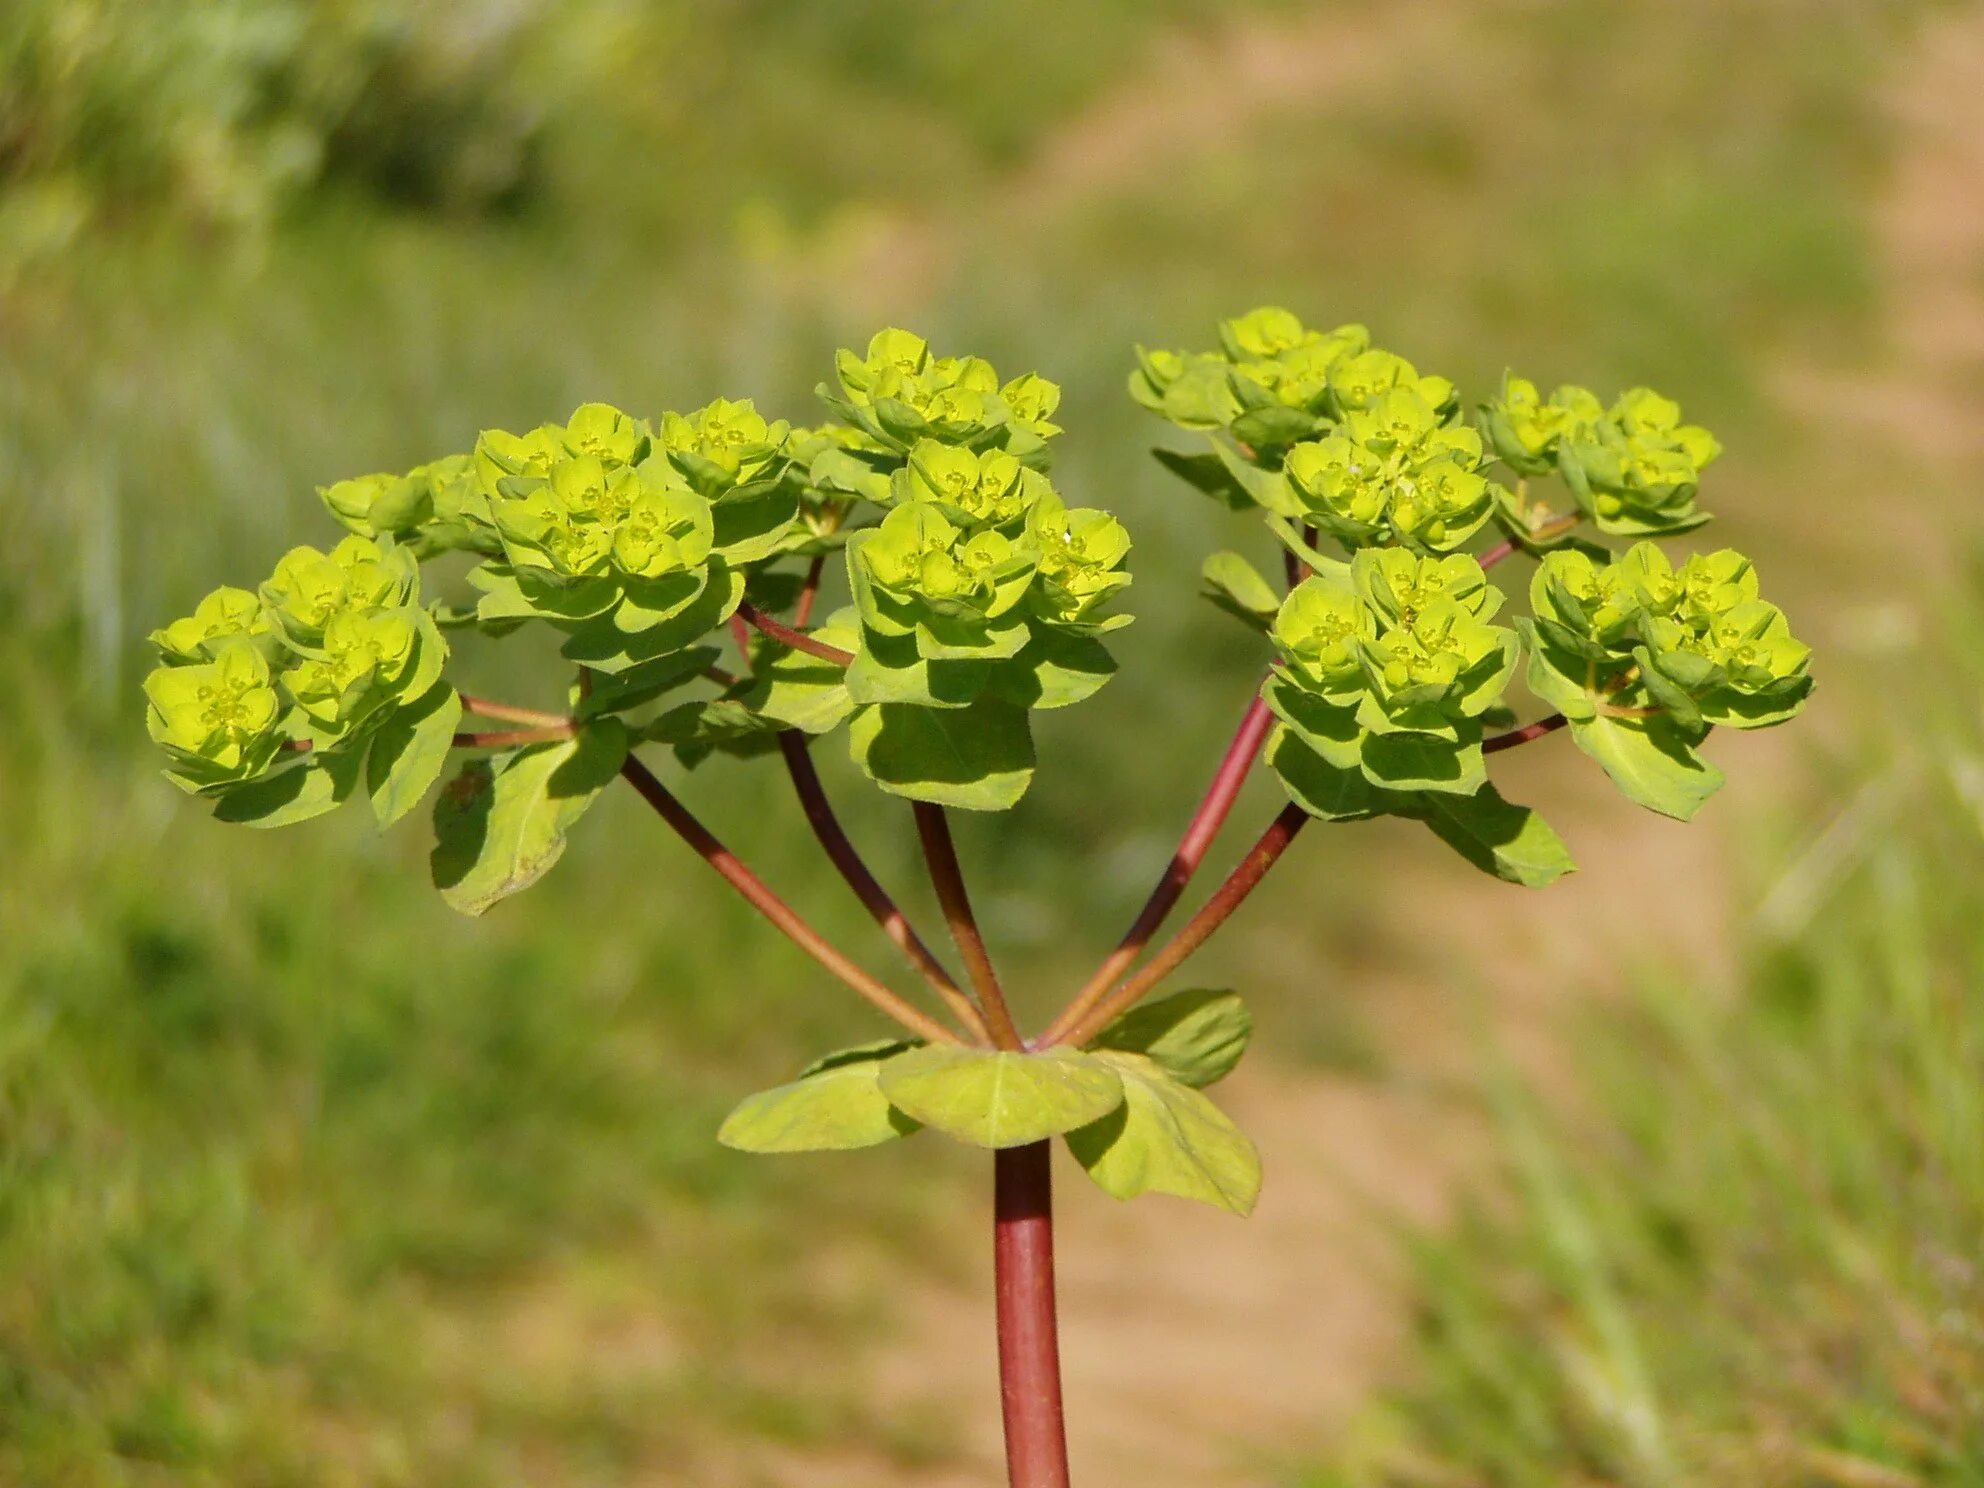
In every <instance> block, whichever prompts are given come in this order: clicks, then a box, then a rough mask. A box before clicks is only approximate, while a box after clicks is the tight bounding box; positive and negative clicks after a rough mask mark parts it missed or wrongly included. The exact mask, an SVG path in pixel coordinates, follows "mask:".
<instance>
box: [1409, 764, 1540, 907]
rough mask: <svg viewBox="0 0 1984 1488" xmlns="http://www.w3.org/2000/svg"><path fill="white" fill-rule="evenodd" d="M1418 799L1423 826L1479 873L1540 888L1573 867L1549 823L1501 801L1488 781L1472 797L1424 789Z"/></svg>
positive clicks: (1530, 812)
mask: <svg viewBox="0 0 1984 1488" xmlns="http://www.w3.org/2000/svg"><path fill="white" fill-rule="evenodd" d="M1420 799H1421V804H1422V805H1423V807H1424V808H1425V810H1424V816H1425V820H1426V825H1427V826H1429V827H1431V828H1432V829H1433V830H1434V831H1435V832H1436V833H1438V834H1439V836H1440V840H1441V841H1443V842H1445V843H1446V844H1447V845H1448V846H1450V847H1452V848H1453V849H1454V851H1455V852H1457V853H1459V854H1460V855H1461V856H1462V857H1464V858H1466V859H1467V860H1468V862H1470V863H1472V864H1474V866H1475V867H1477V868H1479V869H1480V870H1481V871H1482V872H1483V873H1492V874H1494V875H1495V877H1497V878H1499V879H1504V880H1506V881H1507V882H1509V883H1513V884H1521V885H1523V886H1524V887H1525V888H1531V889H1540V888H1542V887H1543V886H1544V885H1545V884H1548V883H1553V882H1555V881H1556V880H1557V879H1559V878H1562V877H1563V876H1564V875H1565V874H1566V873H1570V872H1572V871H1574V870H1575V869H1576V867H1577V865H1576V864H1575V863H1573V862H1572V861H1571V855H1570V852H1569V850H1568V849H1566V848H1565V846H1564V844H1563V841H1562V840H1561V839H1560V838H1559V837H1558V836H1557V834H1556V833H1555V832H1553V831H1552V830H1551V829H1550V824H1549V823H1548V822H1546V821H1544V819H1543V818H1542V817H1540V816H1538V815H1537V814H1536V813H1535V812H1534V811H1532V810H1530V809H1529V808H1528V807H1527V806H1516V805H1513V804H1511V803H1510V802H1508V801H1505V800H1503V799H1502V797H1501V795H1500V794H1499V793H1498V792H1497V791H1496V790H1495V787H1494V786H1492V785H1485V786H1483V787H1482V788H1481V790H1480V791H1479V792H1478V793H1477V794H1475V795H1472V796H1447V795H1437V794H1433V793H1431V792H1429V793H1428V794H1426V795H1425V796H1422V797H1421V798H1420Z"/></svg>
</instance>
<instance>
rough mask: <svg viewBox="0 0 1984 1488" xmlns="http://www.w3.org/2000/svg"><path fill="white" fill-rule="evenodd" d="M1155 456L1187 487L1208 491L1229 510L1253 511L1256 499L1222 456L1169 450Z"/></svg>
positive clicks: (1160, 450) (1158, 461) (1153, 452)
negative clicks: (1234, 475) (1236, 477)
mask: <svg viewBox="0 0 1984 1488" xmlns="http://www.w3.org/2000/svg"><path fill="white" fill-rule="evenodd" d="M1151 454H1152V455H1154V456H1155V457H1156V458H1157V463H1158V464H1160V465H1162V466H1163V467H1164V468H1165V469H1166V470H1168V471H1170V472H1171V473H1172V474H1173V475H1175V476H1177V477H1178V478H1179V479H1180V480H1182V481H1184V482H1185V483H1186V484H1187V485H1189V486H1192V487H1194V488H1195V489H1197V490H1200V491H1203V492H1205V493H1206V495H1208V496H1210V497H1212V498H1213V500H1215V501H1217V502H1219V503H1220V504H1221V505H1223V506H1225V507H1226V508H1227V509H1228V510H1229V511H1249V510H1251V509H1252V508H1253V506H1254V498H1253V497H1252V496H1251V495H1250V494H1249V493H1248V491H1247V488H1246V487H1245V486H1243V485H1241V484H1240V482H1239V481H1237V480H1235V479H1234V477H1233V474H1232V472H1231V471H1229V470H1228V469H1227V468H1226V462H1225V461H1224V460H1222V459H1220V457H1219V456H1218V455H1216V454H1210V453H1208V454H1201V455H1188V454H1184V453H1182V452H1181V451H1178V450H1168V449H1154V450H1152V451H1151Z"/></svg>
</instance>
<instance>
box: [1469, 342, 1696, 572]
mask: <svg viewBox="0 0 1984 1488" xmlns="http://www.w3.org/2000/svg"><path fill="white" fill-rule="evenodd" d="M1481 428H1482V431H1483V433H1484V434H1485V435H1486V436H1487V439H1488V442H1489V445H1490V447H1491V448H1492V449H1493V451H1494V453H1495V454H1496V455H1497V457H1499V458H1500V459H1501V460H1502V461H1503V462H1504V463H1505V464H1507V465H1508V466H1509V467H1510V468H1511V469H1513V470H1515V471H1516V472H1517V473H1519V474H1521V475H1525V476H1530V475H1540V474H1544V473H1546V472H1548V471H1551V470H1556V471H1558V472H1560V473H1561V474H1562V475H1563V477H1564V480H1565V483H1566V484H1567V485H1569V486H1570V488H1571V492H1572V494H1573V495H1574V496H1575V497H1576V498H1577V503H1578V507H1579V509H1580V510H1581V511H1583V512H1584V514H1585V515H1586V516H1588V517H1590V518H1591V519H1592V521H1593V522H1594V523H1595V524H1596V525H1597V527H1598V529H1599V530H1600V531H1601V532H1608V533H1613V534H1616V535H1620V536H1628V537H1651V536H1664V535H1671V534H1674V533H1679V532H1686V531H1688V530H1689V529H1691V528H1694V527H1699V526H1700V525H1701V524H1702V523H1703V522H1706V521H1707V520H1708V515H1707V514H1706V513H1705V512H1701V511H1699V510H1697V509H1696V506H1695V494H1696V491H1697V490H1698V489H1699V487H1700V485H1701V474H1702V471H1703V470H1705V469H1706V468H1707V467H1708V466H1709V465H1710V464H1712V463H1713V462H1714V461H1715V459H1716V457H1717V456H1718V455H1720V454H1721V453H1722V446H1721V445H1720V444H1718V443H1717V442H1716V439H1715V436H1714V435H1712V434H1710V433H1709V432H1708V430H1706V429H1704V428H1702V427H1701V426H1700V425H1699V424H1686V423H1683V422H1682V421H1681V409H1680V405H1679V404H1677V403H1675V402H1674V401H1673V400H1672V399H1671V398H1664V397H1662V396H1661V395H1660V394H1658V393H1656V392H1654V391H1653V390H1652V389H1650V388H1633V389H1631V390H1629V391H1627V392H1626V393H1624V394H1622V395H1621V396H1620V398H1619V399H1618V401H1617V402H1615V403H1614V404H1613V405H1612V406H1611V407H1610V408H1606V407H1605V406H1604V405H1603V404H1601V403H1600V402H1599V400H1598V397H1597V396H1596V395H1595V394H1594V393H1592V392H1591V391H1590V390H1589V389H1586V388H1581V387H1575V386H1565V387H1560V388H1558V389H1557V390H1556V391H1555V392H1553V393H1552V394H1551V395H1550V397H1549V398H1548V399H1547V400H1545V399H1543V398H1541V397H1540V396H1539V394H1538V392H1537V389H1536V385H1535V384H1534V383H1532V382H1529V381H1528V380H1527V379H1524V378H1521V377H1515V376H1508V377H1505V378H1504V379H1503V382H1502V392H1501V396H1500V397H1498V398H1496V399H1495V400H1494V401H1492V402H1490V403H1487V404H1485V405H1483V407H1482V409H1481Z"/></svg>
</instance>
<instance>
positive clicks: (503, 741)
mask: <svg viewBox="0 0 1984 1488" xmlns="http://www.w3.org/2000/svg"><path fill="white" fill-rule="evenodd" d="M578 731H579V729H578V725H577V724H575V723H561V724H557V725H555V726H553V727H549V728H521V729H488V730H485V731H482V732H479V733H467V734H456V735H455V748H457V749H514V748H516V747H517V746H518V745H521V744H548V743H550V742H551V741H552V740H554V739H569V738H571V737H572V736H573V735H574V734H576V733H577V732H578Z"/></svg>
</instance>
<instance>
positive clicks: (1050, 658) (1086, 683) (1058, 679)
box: [985, 624, 1116, 710]
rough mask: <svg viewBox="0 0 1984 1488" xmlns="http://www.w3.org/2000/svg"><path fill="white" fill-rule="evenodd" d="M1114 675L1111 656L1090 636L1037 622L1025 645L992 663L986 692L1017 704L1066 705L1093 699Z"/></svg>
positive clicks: (1030, 706) (1035, 705)
mask: <svg viewBox="0 0 1984 1488" xmlns="http://www.w3.org/2000/svg"><path fill="white" fill-rule="evenodd" d="M1115 675H1116V661H1115V659H1114V658H1113V657H1112V656H1110V654H1109V650H1108V648H1107V647H1106V646H1104V645H1103V644H1102V642H1100V641H1098V640H1096V639H1095V638H1094V637H1093V636H1078V635H1068V634H1066V633H1065V632H1062V631H1058V630H1053V629H1050V628H1048V627H1047V626H1044V625H1039V624H1036V625H1035V626H1034V630H1033V639H1032V640H1031V641H1030V642H1028V643H1027V647H1026V649H1025V650H1024V651H1022V652H1020V654H1019V655H1018V656H1015V657H1014V658H1013V659H1012V660H1011V661H1006V662H1001V663H1000V664H999V665H998V666H996V667H994V668H993V670H992V674H991V676H990V677H989V678H988V679H987V681H986V684H985V690H986V692H987V693H988V694H989V695H990V696H992V697H996V698H1000V699H1003V700H1004V701H1006V702H1009V703H1012V704H1014V705H1015V706H1017V707H1021V708H1039V709H1043V710H1044V709H1048V708H1065V707H1067V706H1068V705H1069V704H1071V703H1079V702H1080V701H1082V699H1084V698H1088V697H1093V696H1094V695H1095V694H1096V693H1098V692H1100V691H1101V690H1102V688H1103V685H1104V684H1105V683H1107V682H1108V681H1109V679H1110V678H1111V677H1113V676H1115Z"/></svg>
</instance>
